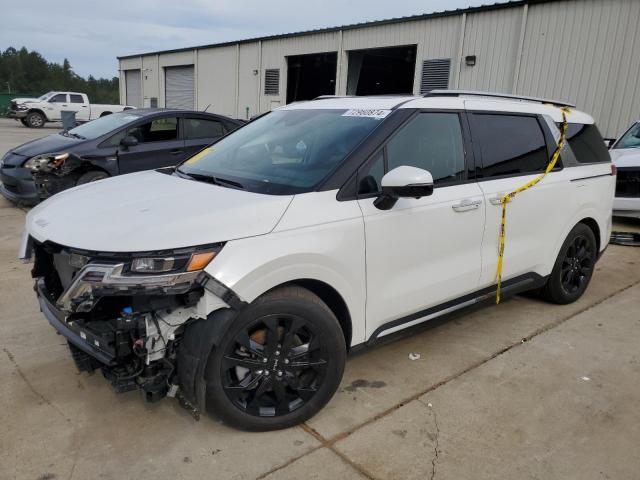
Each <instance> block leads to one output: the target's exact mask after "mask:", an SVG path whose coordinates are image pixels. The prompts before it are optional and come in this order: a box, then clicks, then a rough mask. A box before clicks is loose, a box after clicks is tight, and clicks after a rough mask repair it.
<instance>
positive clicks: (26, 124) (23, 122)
mask: <svg viewBox="0 0 640 480" xmlns="http://www.w3.org/2000/svg"><path fill="white" fill-rule="evenodd" d="M20 123H21V124H22V125H24V126H25V127H28V126H29V124H28V123H27V119H26V118H21V119H20Z"/></svg>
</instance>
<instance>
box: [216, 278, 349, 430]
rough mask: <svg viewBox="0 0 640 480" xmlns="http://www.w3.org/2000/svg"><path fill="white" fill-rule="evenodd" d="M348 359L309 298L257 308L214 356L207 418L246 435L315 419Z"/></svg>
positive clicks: (336, 329) (274, 295) (284, 292)
mask: <svg viewBox="0 0 640 480" xmlns="http://www.w3.org/2000/svg"><path fill="white" fill-rule="evenodd" d="M345 358H346V346H345V340H344V335H343V333H342V329H341V327H340V324H339V323H338V320H337V319H336V317H335V315H334V314H333V313H332V312H331V310H330V309H329V308H328V307H327V305H326V304H325V303H324V302H322V300H320V298H318V297H317V296H316V295H314V294H313V293H311V292H310V291H308V290H306V289H304V288H300V287H294V286H292V287H284V288H280V289H277V290H274V291H272V292H269V293H267V294H265V295H263V296H262V297H260V298H258V299H257V300H255V301H254V302H253V303H252V304H251V305H249V306H248V307H247V308H246V309H245V310H244V311H242V312H241V313H240V314H239V315H238V318H237V319H236V320H234V322H233V323H232V324H231V326H230V328H229V330H228V331H227V332H226V333H225V334H224V336H223V338H222V341H221V342H220V344H219V345H217V346H216V347H214V349H213V350H212V352H211V354H210V356H209V359H208V364H207V369H206V375H205V380H206V384H207V388H206V406H207V410H208V411H209V412H211V413H213V414H215V415H217V416H219V417H220V418H222V419H223V420H224V421H226V422H228V423H229V424H231V425H234V426H236V427H238V428H242V429H245V430H277V429H281V428H287V427H291V426H294V425H297V424H299V423H302V422H304V421H305V420H307V419H309V418H310V417H312V416H313V415H315V414H316V413H317V412H318V411H319V410H320V409H322V407H324V406H325V405H326V403H327V402H328V401H329V400H330V399H331V397H332V396H333V394H334V393H335V391H336V389H337V388H338V385H339V384H340V380H341V379H342V373H343V371H344V364H345Z"/></svg>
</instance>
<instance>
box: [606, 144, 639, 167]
mask: <svg viewBox="0 0 640 480" xmlns="http://www.w3.org/2000/svg"><path fill="white" fill-rule="evenodd" d="M609 155H611V161H612V162H613V163H614V165H615V166H616V167H618V168H625V167H640V148H616V149H614V150H609Z"/></svg>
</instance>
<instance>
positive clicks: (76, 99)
mask: <svg viewBox="0 0 640 480" xmlns="http://www.w3.org/2000/svg"><path fill="white" fill-rule="evenodd" d="M69 98H71V103H84V100H83V99H82V95H74V94H73V93H72V94H70V95H69Z"/></svg>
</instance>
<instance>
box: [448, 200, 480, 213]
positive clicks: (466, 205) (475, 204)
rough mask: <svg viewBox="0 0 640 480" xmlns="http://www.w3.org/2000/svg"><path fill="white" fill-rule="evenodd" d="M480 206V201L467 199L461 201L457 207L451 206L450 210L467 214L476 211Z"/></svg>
mask: <svg viewBox="0 0 640 480" xmlns="http://www.w3.org/2000/svg"><path fill="white" fill-rule="evenodd" d="M480 204H482V200H469V199H468V198H467V199H465V200H462V201H461V202H460V203H458V204H457V205H452V206H451V208H453V209H454V210H455V211H456V212H467V211H469V210H476V209H477V208H479V207H480Z"/></svg>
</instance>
